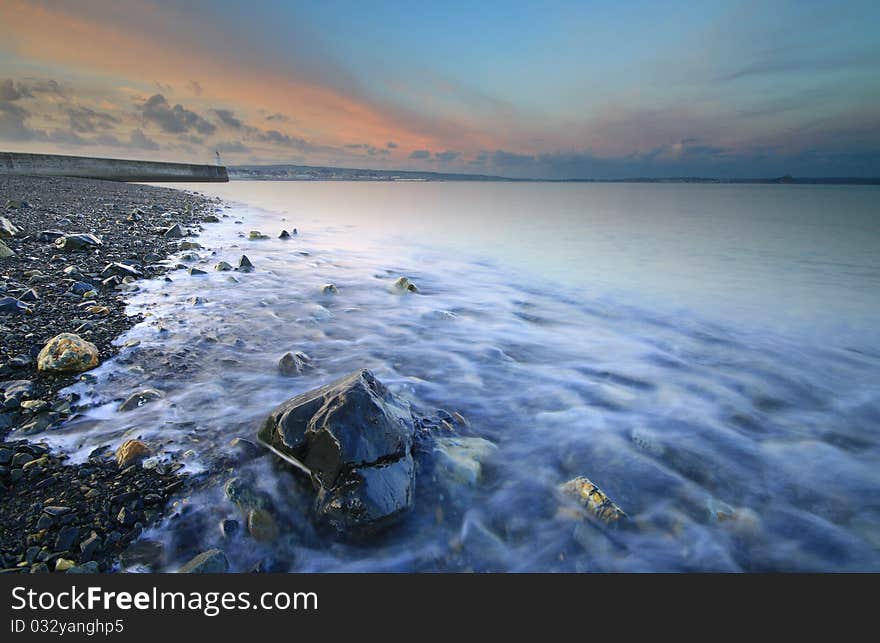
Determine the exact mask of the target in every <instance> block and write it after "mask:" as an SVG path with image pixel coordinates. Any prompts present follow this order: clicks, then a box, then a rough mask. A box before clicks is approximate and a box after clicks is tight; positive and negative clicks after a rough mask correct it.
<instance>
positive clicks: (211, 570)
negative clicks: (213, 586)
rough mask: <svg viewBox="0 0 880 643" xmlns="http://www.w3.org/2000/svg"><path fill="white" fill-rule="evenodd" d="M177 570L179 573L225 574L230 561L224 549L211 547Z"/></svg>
mask: <svg viewBox="0 0 880 643" xmlns="http://www.w3.org/2000/svg"><path fill="white" fill-rule="evenodd" d="M177 571H178V573H179V574H225V573H226V572H228V571H229V561H228V560H227V559H226V554H224V553H223V551H222V550H220V549H209V550H208V551H205V552H202V553H201V554H199V555H198V556H196V557H195V558H193V559H192V560H190V561H189V562H188V563H186V564H185V565H184V566H183V567H181V568H180V569H179V570H177Z"/></svg>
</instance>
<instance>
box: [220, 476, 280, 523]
mask: <svg viewBox="0 0 880 643" xmlns="http://www.w3.org/2000/svg"><path fill="white" fill-rule="evenodd" d="M223 491H224V493H226V497H227V498H228V499H229V501H230V502H231V503H232V504H234V505H235V506H236V507H238V509H239V511H241V513H242V515H244V516H247V515H248V514H249V513H250V512H251V510H253V509H269V508H270V507H271V506H272V499H271V498H270V497H269V494H267V493H266V492H264V491H260V490H259V489H257V488H256V487H254V486H253V485H251V484H250V483H249V482H247V481H246V480H244V479H242V478H232V479H231V480H230V481H229V482H227V483H226V486H225V487H224V488H223Z"/></svg>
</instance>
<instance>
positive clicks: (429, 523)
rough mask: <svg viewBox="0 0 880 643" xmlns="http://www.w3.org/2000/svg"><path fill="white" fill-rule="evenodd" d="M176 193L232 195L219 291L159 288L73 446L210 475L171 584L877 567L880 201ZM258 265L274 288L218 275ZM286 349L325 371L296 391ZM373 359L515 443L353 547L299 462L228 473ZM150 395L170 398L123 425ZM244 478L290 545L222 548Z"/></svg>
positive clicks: (393, 378)
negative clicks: (155, 454) (127, 406)
mask: <svg viewBox="0 0 880 643" xmlns="http://www.w3.org/2000/svg"><path fill="white" fill-rule="evenodd" d="M168 187H174V188H177V189H187V190H192V191H196V192H200V193H202V194H207V195H210V196H213V197H217V198H218V201H217V212H216V213H217V215H218V216H219V217H220V219H221V221H220V223H216V224H205V225H204V230H202V231H201V232H200V233H199V236H198V237H197V238H193V240H195V241H197V242H198V243H200V244H201V245H202V246H203V249H201V250H195V251H187V252H189V253H194V254H195V255H197V256H192V255H190V256H188V257H181V256H177V257H174V258H173V259H172V260H171V264H172V265H181V266H186V267H190V266H196V267H199V268H201V269H203V270H205V271H206V272H207V273H208V274H205V275H193V276H190V275H189V274H187V272H186V270H185V269H183V268H178V269H175V270H173V271H172V272H170V273H169V277H170V280H164V279H162V278H160V279H156V280H152V281H146V282H140V284H139V289H138V291H137V292H135V293H133V294H132V295H131V297H130V300H129V312H130V313H132V314H142V315H144V316H145V317H144V321H143V322H141V323H139V324H138V325H137V326H135V327H134V328H133V329H132V330H131V331H129V332H128V333H127V334H126V335H124V336H123V337H121V338H120V339H119V345H120V347H121V352H120V355H119V356H118V357H117V358H114V359H112V360H109V361H107V362H105V363H104V364H102V366H101V367H100V368H99V369H97V370H96V371H93V372H92V373H93V375H94V376H95V377H94V378H93V380H91V381H88V382H82V383H78V384H76V385H75V386H74V387H73V390H75V391H76V392H78V393H80V395H82V396H83V400H84V402H85V403H86V404H87V406H88V408H87V410H86V411H85V412H84V413H83V414H82V416H81V417H80V418H78V419H76V420H75V421H73V422H70V423H68V424H67V425H66V427H65V428H64V429H63V430H61V431H57V432H54V433H52V434H50V435H49V436H47V437H48V438H49V440H50V441H52V442H54V443H56V444H58V445H59V446H63V447H64V448H65V449H68V450H69V451H70V452H71V453H73V454H74V459H76V458H79V459H85V458H86V457H87V456H88V454H89V453H90V452H92V451H93V450H94V449H95V448H96V447H99V446H108V447H109V448H115V447H116V446H117V445H118V444H119V443H121V442H122V441H124V440H125V439H129V438H140V439H143V440H145V441H147V442H150V443H151V444H154V445H161V448H160V456H159V458H160V459H164V460H166V461H167V462H178V463H182V464H183V465H184V470H185V471H187V472H188V473H189V474H190V476H191V480H192V481H193V483H192V484H191V485H189V491H188V492H187V493H186V494H185V495H184V496H182V497H180V498H178V499H177V500H176V501H175V504H174V507H173V508H172V510H171V512H170V514H169V516H168V517H167V518H166V519H165V520H164V521H163V522H162V523H161V524H160V525H158V526H157V527H153V528H151V529H149V530H148V531H147V532H146V533H145V534H144V536H143V540H144V541H147V542H148V543H149V544H151V545H153V548H152V549H151V551H160V552H161V553H160V554H156V555H155V560H153V561H152V563H151V567H150V568H153V569H158V570H162V571H174V570H175V569H177V568H178V567H179V566H180V565H181V564H182V563H183V562H185V561H186V560H188V559H189V558H191V557H192V556H193V555H195V554H197V553H199V552H200V551H205V550H207V549H211V548H220V549H222V550H223V551H224V552H225V553H226V555H227V557H228V559H229V561H230V568H231V570H232V571H250V570H268V571H289V572H324V571H347V572H377V571H381V572H436V571H440V572H446V571H454V572H458V571H462V572H463V571H511V572H592V571H596V572H661V571H662V572H704V571H721V572H757V571H761V572H763V571H821V572H837V571H880V345H878V340H880V188H878V187H876V186H823V185H729V184H717V185H716V184H708V185H706V184H680V183H679V184H675V183H670V184H652V183H645V184H619V183H505V182H467V183H465V182H342V181H339V182H330V181H327V182H323V181H321V182H319V181H315V182H310V181H287V182H282V181H278V182H273V181H233V182H230V183H228V184H192V185H187V184H173V185H169V186H168ZM294 229H296V234H295V235H293V236H292V237H291V238H290V239H280V238H278V237H279V233H280V232H281V230H287V231H289V232H291V233H293V231H294ZM251 231H259V232H260V233H262V234H263V235H265V236H267V237H268V238H265V239H250V238H249V233H250V232H251ZM181 254H185V253H181ZM242 254H244V255H247V257H248V258H249V259H250V261H251V262H252V263H253V264H254V266H255V270H254V271H253V272H251V273H239V272H216V271H213V270H211V266H213V265H214V264H216V263H217V262H220V261H227V262H229V263H231V264H233V265H236V264H237V262H238V260H239V258H240V257H241V255H242ZM402 276H405V277H407V278H409V279H410V280H411V281H412V282H413V283H415V284H416V286H417V287H418V290H419V292H418V293H401V292H400V291H399V290H397V289H396V288H395V287H394V282H395V281H396V280H397V279H398V278H399V277H402ZM326 284H334V285H335V286H336V290H337V292H336V293H335V294H327V293H325V292H324V289H323V286H324V285H326ZM195 297H198V298H200V299H198V300H194V299H193V298H195ZM289 351H290V352H296V351H301V352H304V353H306V354H307V355H308V356H309V357H310V359H311V363H312V368H311V369H309V370H307V371H305V372H304V373H303V374H302V375H300V376H298V377H285V376H283V375H281V374H280V373H279V370H278V366H277V364H278V360H279V358H280V357H281V356H282V355H283V354H284V353H286V352H289ZM362 368H369V369H371V370H372V371H373V372H374V374H375V375H376V376H377V377H378V378H379V379H380V380H381V381H382V382H383V383H385V384H386V385H387V386H388V387H389V388H390V389H391V391H392V392H394V393H395V394H396V395H398V396H400V397H402V398H403V399H406V400H407V401H409V402H411V403H412V404H413V405H414V407H415V408H418V409H420V410H424V411H425V412H431V411H434V410H437V409H441V410H443V411H445V412H447V413H449V414H453V413H457V414H460V416H461V417H462V418H464V419H465V423H462V424H461V425H460V426H459V427H458V428H457V430H460V431H461V433H462V434H463V435H466V436H469V437H480V438H483V439H485V440H488V441H491V442H492V443H494V444H495V445H496V446H497V448H496V449H495V450H493V451H492V453H491V454H490V455H489V456H488V457H487V458H486V459H485V460H484V461H482V462H481V464H480V467H479V472H480V474H479V477H478V480H477V481H476V483H475V484H472V485H469V486H467V488H463V489H462V490H461V492H460V493H456V494H454V496H455V497H454V498H452V497H450V494H449V492H448V490H445V489H442V488H441V487H440V486H438V485H437V484H436V480H434V479H433V478H431V477H430V476H427V475H426V476H422V477H419V478H417V482H416V500H415V505H414V508H413V510H412V511H411V512H410V513H409V514H408V515H406V516H405V517H404V518H403V519H402V520H401V521H400V522H399V523H398V524H397V525H395V526H394V527H392V528H390V529H388V530H386V531H384V532H382V533H380V534H378V535H376V536H374V537H371V538H370V539H368V540H358V541H349V540H346V539H339V538H334V537H333V536H332V535H328V534H327V533H326V532H325V531H322V530H320V529H318V528H317V527H315V526H314V524H313V522H312V518H311V516H310V505H309V502H310V501H309V498H308V497H307V494H304V493H303V491H302V488H301V487H302V485H299V484H297V482H296V480H294V479H293V478H294V475H293V474H292V473H291V472H290V470H289V469H290V467H288V466H287V465H285V464H284V463H282V462H280V461H279V460H278V459H277V458H275V457H274V456H271V455H265V456H262V457H257V458H254V459H251V460H246V461H240V462H239V461H231V460H230V458H229V457H228V453H229V451H230V449H231V448H232V447H231V446H230V441H231V440H233V439H234V438H236V437H239V438H245V439H248V440H252V441H255V434H256V431H257V429H258V428H259V426H260V424H261V422H262V421H263V419H264V418H265V417H266V415H267V414H268V413H269V411H271V410H272V409H273V408H274V407H275V406H276V405H277V404H279V403H281V402H282V401H284V400H286V399H288V398H290V397H293V396H294V395H297V394H299V393H302V392H305V391H308V390H310V389H313V388H315V387H317V386H320V385H323V384H326V383H328V382H331V381H333V380H335V379H337V378H339V377H341V376H343V375H346V374H348V373H350V372H352V371H355V370H358V369H362ZM144 387H154V388H157V389H160V390H162V391H163V392H164V393H165V397H164V398H163V399H162V400H159V401H157V402H154V403H152V404H148V405H145V406H143V407H141V408H140V409H137V410H135V411H130V412H125V413H124V412H120V411H118V410H117V407H118V405H119V401H120V399H121V398H123V397H125V396H126V395H127V394H128V393H130V392H133V391H135V390H138V389H140V388H144ZM577 476H585V477H587V478H589V479H590V480H591V481H592V482H593V483H595V484H596V485H598V486H599V487H600V488H601V489H602V490H603V491H604V492H605V493H606V494H607V495H608V497H609V498H610V499H612V500H613V501H614V502H615V503H616V504H617V505H618V506H619V507H620V508H621V509H622V510H623V511H625V512H626V515H627V517H626V519H625V520H622V521H618V524H615V525H613V526H608V525H604V524H601V523H598V522H596V521H593V520H589V519H587V520H584V519H582V518H579V517H578V516H577V514H576V512H574V511H572V507H571V505H570V503H568V502H567V500H566V499H565V498H564V497H563V496H562V495H561V494H560V492H559V486H560V485H561V484H563V483H564V482H566V481H567V480H570V479H572V478H575V477H577ZM235 477H237V478H240V479H244V480H247V481H248V483H249V484H252V485H254V486H255V487H256V488H258V489H259V490H261V491H263V492H265V493H266V494H268V495H269V496H270V497H271V498H272V502H273V506H274V511H275V512H276V514H277V515H278V516H280V517H281V518H280V526H281V534H280V535H279V537H278V538H277V539H275V540H273V541H271V542H256V541H254V540H253V539H251V538H250V537H249V536H248V535H247V533H246V529H244V525H243V524H242V527H241V529H239V530H238V532H236V533H235V534H232V535H228V534H226V535H224V533H222V532H221V529H220V527H219V525H220V523H221V521H223V520H237V521H238V522H240V523H241V522H242V517H241V515H240V514H239V512H238V510H237V508H236V507H235V506H234V505H233V504H232V503H230V502H229V501H228V500H226V499H225V496H224V485H225V484H226V482H228V480H230V479H232V478H235ZM135 558H136V557H135ZM123 568H126V569H128V570H129V571H139V570H144V569H145V568H144V567H143V564H142V563H139V562H137V561H136V560H135V561H134V562H131V563H130V564H127V566H126V563H123Z"/></svg>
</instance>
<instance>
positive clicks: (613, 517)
mask: <svg viewBox="0 0 880 643" xmlns="http://www.w3.org/2000/svg"><path fill="white" fill-rule="evenodd" d="M559 490H560V491H561V492H562V494H563V495H565V496H567V497H569V498H573V499H574V500H576V501H577V502H578V504H579V505H580V506H581V507H582V508H583V509H585V510H586V511H587V512H588V513H589V514H590V515H592V516H594V517H595V518H598V519H599V520H601V521H602V522H604V523H613V522H616V521H618V520H619V519H621V518H626V514H625V513H624V512H623V510H622V509H621V508H620V507H618V506H617V505H616V504H614V503H613V502H612V501H611V499H610V498H609V497H608V496H607V495H605V492H604V491H602V490H601V489H600V488H599V487H597V486H596V485H595V484H593V482H592V481H591V480H590V479H589V478H585V477H583V476H579V477H577V478H574V479H572V480H569V481H568V482H566V483H565V484H563V485H561V486H560V487H559Z"/></svg>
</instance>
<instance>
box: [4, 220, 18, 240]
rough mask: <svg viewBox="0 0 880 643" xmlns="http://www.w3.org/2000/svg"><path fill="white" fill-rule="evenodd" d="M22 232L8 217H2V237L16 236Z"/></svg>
mask: <svg viewBox="0 0 880 643" xmlns="http://www.w3.org/2000/svg"><path fill="white" fill-rule="evenodd" d="M19 234H21V230H20V229H19V228H17V227H15V226H14V225H13V224H12V221H10V220H9V219H7V218H6V217H0V238H4V237H5V238H9V237H15V236H17V235H19Z"/></svg>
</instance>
